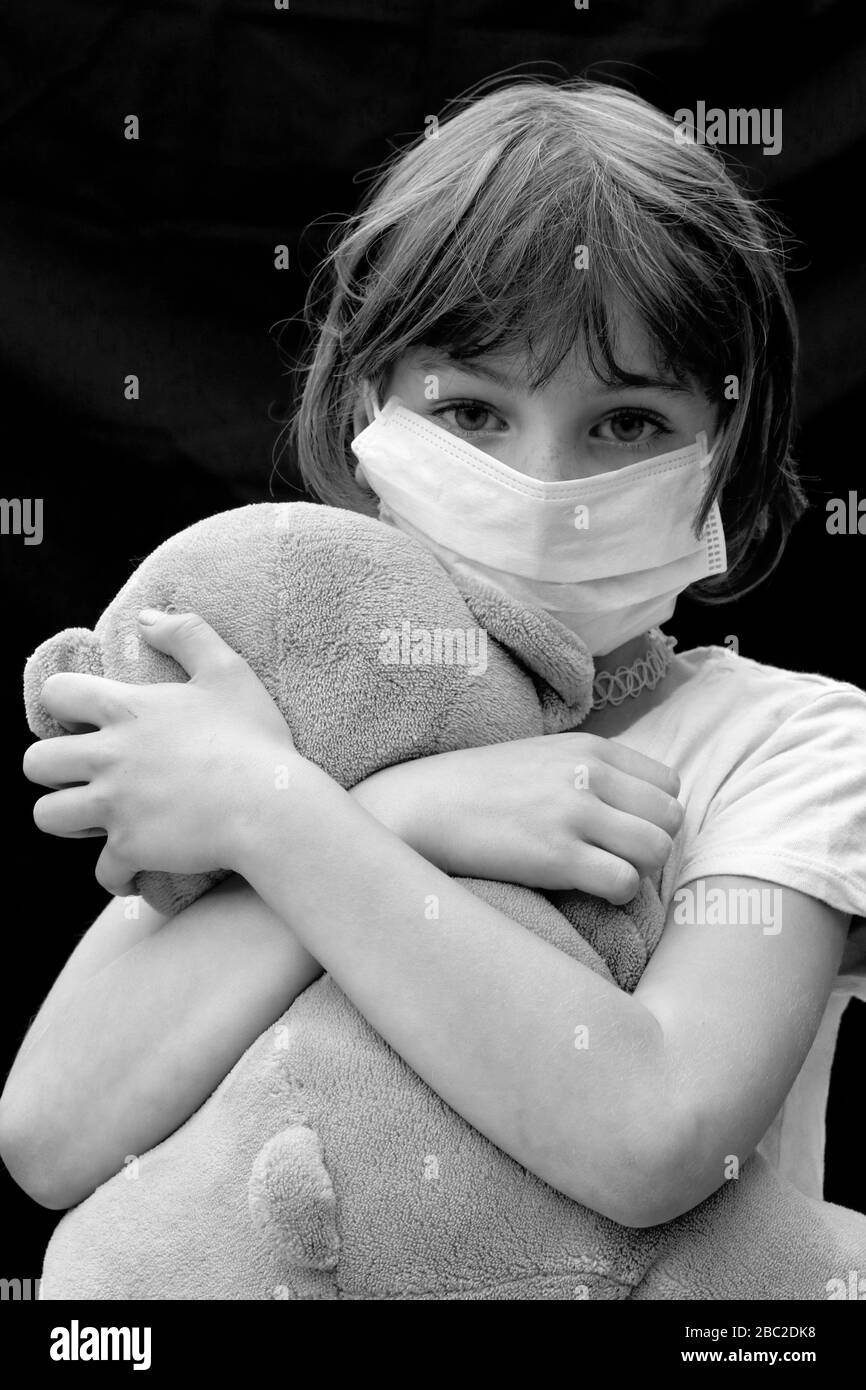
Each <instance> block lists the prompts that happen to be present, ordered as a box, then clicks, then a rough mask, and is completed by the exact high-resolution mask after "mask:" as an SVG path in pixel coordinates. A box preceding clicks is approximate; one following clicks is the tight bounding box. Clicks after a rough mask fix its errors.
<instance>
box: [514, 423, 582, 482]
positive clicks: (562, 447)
mask: <svg viewBox="0 0 866 1390" xmlns="http://www.w3.org/2000/svg"><path fill="white" fill-rule="evenodd" d="M578 455H579V450H578V448H577V445H576V443H575V441H574V440H573V439H570V440H569V439H565V438H560V437H558V436H556V435H554V434H552V433H550V432H543V433H539V434H536V435H533V436H531V437H529V438H526V439H524V440H522V441H521V447H520V448H519V449H518V450H517V458H516V460H515V462H514V463H513V464H512V467H513V468H516V469H517V470H518V472H520V473H525V474H526V476H527V477H528V478H534V479H535V481H536V482H539V483H559V482H563V481H566V480H568V479H569V478H580V477H582V476H583V474H582V472H581V464H580V459H579V457H578ZM585 471H586V472H587V473H589V471H590V470H589V468H586V469H585Z"/></svg>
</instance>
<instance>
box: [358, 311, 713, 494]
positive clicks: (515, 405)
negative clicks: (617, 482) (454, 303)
mask: <svg viewBox="0 0 866 1390" xmlns="http://www.w3.org/2000/svg"><path fill="white" fill-rule="evenodd" d="M616 347H617V352H616V359H617V361H618V363H619V364H620V365H621V366H623V367H625V369H626V370H627V371H629V372H631V373H635V374H637V375H640V376H641V377H645V378H646V379H647V382H648V384H647V385H646V386H638V387H635V386H628V387H620V386H616V387H609V386H606V385H605V384H604V383H603V382H601V381H599V379H598V378H597V377H596V376H595V375H594V374H593V373H592V372H591V371H590V369H589V367H588V365H587V363H586V360H585V356H584V354H583V353H574V354H572V355H571V356H570V357H567V358H566V359H565V360H564V362H563V363H562V364H561V366H560V367H559V369H558V371H557V372H556V374H555V375H554V376H553V377H552V378H551V379H550V380H549V381H548V382H547V383H546V384H545V385H544V386H543V387H541V388H540V389H539V390H537V391H535V392H534V393H532V392H531V391H530V389H529V385H528V382H527V372H526V365H525V363H524V362H522V360H521V358H520V356H519V354H514V353H501V352H497V353H492V354H489V355H485V356H483V357H482V358H480V359H476V361H474V362H472V363H471V364H468V363H467V364H459V363H452V362H449V360H448V359H447V357H446V356H445V355H444V353H443V352H442V350H441V349H436V348H424V347H417V348H413V349H411V350H410V351H409V352H407V353H406V354H405V355H404V356H403V357H402V358H400V360H399V361H398V362H397V364H396V366H395V368H394V369H393V371H392V372H391V374H390V377H389V379H388V381H387V382H386V383H385V387H384V390H383V391H382V402H383V403H384V401H385V400H387V398H388V397H389V396H392V395H397V396H399V397H400V398H401V399H402V400H403V402H404V404H405V405H406V406H408V408H409V409H410V410H413V411H415V412H416V413H417V414H419V415H426V416H427V417H428V418H430V419H432V420H433V421H434V422H435V423H436V424H437V425H440V426H441V427H442V428H443V429H446V430H448V431H449V432H450V433H452V434H456V435H459V436H460V437H461V438H463V439H468V440H469V441H470V442H471V443H472V444H474V445H475V446H476V448H479V449H483V450H484V452H485V453H487V454H491V455H492V456H493V457H494V458H497V459H499V460H500V461H501V462H502V463H505V464H508V466H509V467H510V468H514V469H515V470H516V471H517V472H519V473H525V474H526V475H527V476H528V477H531V478H536V479H538V480H539V481H543V482H556V481H560V480H563V479H568V478H586V477H591V476H592V475H593V474H597V473H607V472H610V471H612V470H614V469H617V468H622V467H624V466H625V465H626V464H629V463H635V462H636V461H637V460H639V459H645V458H652V457H653V456H654V455H655V454H666V453H670V452H671V451H672V450H674V449H680V448H684V447H685V446H687V445H689V444H694V442H695V435H696V434H697V433H698V431H699V430H705V431H706V434H707V441H708V444H712V442H713V438H714V435H715V430H716V424H717V407H716V406H715V405H714V404H713V403H712V402H711V401H710V400H709V399H708V397H707V395H706V393H705V391H704V390H703V388H702V387H701V386H699V385H698V383H697V382H691V383H689V385H688V386H686V387H684V386H683V385H681V384H678V383H677V382H676V381H674V380H673V378H670V379H669V380H658V372H657V368H656V367H655V366H654V364H653V357H652V353H651V351H650V342H649V338H648V335H647V334H646V332H645V330H644V329H643V327H642V325H641V324H640V322H639V321H638V320H637V319H636V318H635V316H634V315H629V314H627V313H622V314H620V315H619V316H618V318H617V344H616ZM487 373H495V374H496V378H497V379H496V380H494V379H493V378H492V376H489V375H488V374H487ZM434 391H435V392H436V393H437V396H438V398H434V399H429V397H430V396H432V395H434Z"/></svg>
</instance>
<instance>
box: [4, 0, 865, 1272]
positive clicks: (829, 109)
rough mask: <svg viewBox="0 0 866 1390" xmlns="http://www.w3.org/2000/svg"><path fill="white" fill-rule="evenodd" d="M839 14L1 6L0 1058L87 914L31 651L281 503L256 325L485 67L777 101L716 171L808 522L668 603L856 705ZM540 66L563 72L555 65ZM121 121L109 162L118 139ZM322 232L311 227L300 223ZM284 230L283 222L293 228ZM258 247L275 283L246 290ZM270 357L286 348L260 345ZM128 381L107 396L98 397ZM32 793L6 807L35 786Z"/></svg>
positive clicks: (810, 9) (850, 243) (852, 94)
mask: <svg viewBox="0 0 866 1390" xmlns="http://www.w3.org/2000/svg"><path fill="white" fill-rule="evenodd" d="M858 9H859V7H856V6H855V5H853V4H851V5H847V6H846V5H843V4H841V3H834V0H800V3H797V2H796V0H785V3H776V0H761V3H757V0H755V3H742V0H701V3H695V0H692V3H690V4H689V5H685V4H683V3H681V2H680V3H676V0H641V3H626V2H625V0H590V8H589V9H588V10H585V11H578V10H575V9H574V6H573V4H571V3H570V0H557V2H556V3H533V4H527V3H516V0H510V3H509V2H508V0H495V3H494V0H447V2H446V0H414V3H413V0H393V3H390V4H388V3H383V0H326V2H325V3H318V0H291V7H290V9H289V10H288V11H283V10H276V9H275V8H274V6H273V5H272V4H271V3H270V0H233V3H228V0H226V2H225V3H220V2H219V0H207V2H205V0H200V3H194V2H193V0H187V3H181V2H180V0H176V3H163V4H155V3H138V4H131V3H130V0H123V2H122V3H121V0H116V2H115V3H107V0H65V3H61V0H28V3H27V5H26V6H19V7H16V8H14V9H13V8H12V7H11V6H4V7H3V10H2V12H0V200H2V217H0V322H2V328H0V409H2V413H0V428H2V434H3V481H2V492H3V495H4V496H5V497H9V498H12V497H41V498H43V499H44V513H45V534H44V540H43V542H42V544H41V545H38V546H36V545H34V546H25V545H24V544H23V542H22V539H21V538H20V537H16V536H3V537H0V566H2V575H3V593H4V617H5V621H6V623H7V626H8V627H9V628H10V633H9V639H10V640H9V641H8V642H4V644H3V661H4V672H3V680H2V683H0V699H2V712H3V716H4V719H5V727H6V729H7V731H8V732H7V737H6V739H5V740H4V743H3V749H2V758H3V771H4V778H3V786H4V790H5V797H6V801H7V806H8V811H9V814H8V822H7V825H6V829H5V840H4V843H5V845H6V847H7V861H6V862H7V874H6V894H7V902H8V910H7V912H6V922H5V933H6V934H5V942H6V948H5V952H4V958H5V964H6V969H5V970H4V978H3V1005H2V1021H3V1029H4V1037H3V1052H2V1059H0V1061H2V1067H3V1071H4V1074H5V1071H6V1070H7V1069H8V1067H9V1066H10V1065H11V1062H12V1058H13V1055H14V1051H15V1048H16V1047H17V1045H18V1042H19V1041H20V1038H21V1036H22V1035H23V1033H24V1030H25V1028H26V1026H27V1024H28V1021H29V1020H30V1018H31V1017H32V1015H33V1013H34V1012H35V1011H36V1009H37V1008H38V1006H39V1004H40V1003H41V1001H42V999H43V998H44V996H45V994H46V992H47V990H48V988H49V986H50V984H51V982H52V981H53V979H54V977H55V975H56V973H57V971H58V970H59V969H60V967H61V966H62V964H63V962H64V961H65V959H66V958H67V956H68V954H69V952H70V950H71V949H72V946H73V945H74V943H75V941H76V940H77V939H78V937H79V936H80V935H81V933H82V931H83V930H84V929H85V927H86V926H87V925H88V924H89V922H90V921H91V920H92V919H93V917H94V916H95V915H96V913H97V911H98V910H99V908H100V907H101V905H102V901H103V894H102V891H101V890H100V889H99V887H98V885H96V883H95V881H94V880H93V877H92V868H93V863H94V861H95V857H96V854H95V851H94V849H93V848H92V847H90V846H87V845H81V844H78V843H69V842H66V841H61V840H48V839H47V838H46V837H44V836H42V835H40V834H39V833H38V832H37V831H36V830H35V828H34V827H33V825H32V823H31V821H30V814H29V806H30V804H31V802H32V801H33V800H34V799H35V796H36V795H38V794H39V793H37V792H36V791H35V789H31V788H30V786H29V784H28V783H27V782H26V781H25V780H24V778H23V776H22V774H21V771H20V758H21V755H22V754H23V751H24V748H25V747H26V746H27V744H28V743H29V742H30V741H31V738H30V735H29V733H28V731H27V728H26V724H25V722H24V717H23V707H22V702H21V694H20V680H21V670H22V667H23V663H24V660H25V658H26V656H27V655H28V653H29V652H30V651H31V650H32V649H33V647H35V646H36V644H37V643H38V642H39V641H41V640H42V639H43V638H45V637H47V636H49V635H50V634H52V633H53V632H55V631H57V630H58V629H59V628H62V627H66V626H70V625H74V624H82V625H87V626H90V625H92V623H93V622H94V620H95V619H96V617H97V616H98V614H99V612H100V611H101V610H102V608H103V607H104V606H105V604H106V603H107V601H108V600H109V599H110V598H111V597H112V595H113V594H114V593H115V592H116V590H117V589H118V588H119V587H120V585H121V584H122V582H123V581H124V580H125V579H126V577H127V575H128V574H129V572H130V570H131V568H132V567H133V566H134V564H135V563H136V561H137V560H138V559H140V558H141V557H143V556H144V555H145V554H147V553H148V552H149V551H150V550H152V549H153V547H154V546H155V545H156V544H157V543H158V542H160V541H162V540H163V539H164V538H165V537H167V536H168V535H170V534H172V533H173V532H175V531H177V530H178V529H180V528H181V527H183V526H185V525H187V524H189V523H190V522H192V521H194V520H197V519H198V518H200V517H202V516H206V515H208V514H210V513H213V512H216V511H219V510H222V509H225V508H227V507H231V506H235V505H238V504H241V503H244V502H248V501H256V500H264V499H266V498H268V497H270V496H273V497H275V498H277V499H280V500H289V499H292V498H295V497H298V496H300V495H301V494H300V493H299V492H298V491H297V490H295V489H294V488H293V469H292V465H291V460H289V459H284V461H283V464H282V468H281V472H282V474H283V481H281V480H280V479H276V480H275V482H274V484H273V488H272V485H271V471H272V449H273V447H274V444H275V441H276V438H277V433H278V423H277V422H278V421H279V419H280V418H282V417H283V416H284V415H285V413H286V411H287V408H288V406H289V403H290V399H291V383H290V381H289V380H288V378H287V376H286V374H285V372H284V368H283V365H282V364H281V361H280V358H279V355H278V353H277V349H276V345H275V336H276V330H275V329H274V325H276V324H277V323H278V321H279V320H282V319H285V318H293V317H294V316H296V315H297V314H298V312H299V310H300V308H301V304H302V300H303V294H304V289H305V285H306V281H307V277H308V275H309V273H310V271H311V270H312V268H313V266H314V265H315V263H316V260H317V257H318V255H319V253H320V252H321V249H322V247H323V245H324V239H325V236H326V234H327V231H328V230H329V227H330V225H331V224H332V221H333V217H334V215H335V214H340V213H345V212H348V211H350V210H351V209H352V208H353V206H354V204H355V202H356V199H357V197H358V194H359V191H360V189H359V183H358V177H357V176H358V175H359V173H361V172H362V171H365V170H366V171H369V170H371V169H372V167H373V166H375V165H376V164H377V163H378V162H379V161H380V160H381V159H382V158H383V157H385V155H386V154H387V153H388V151H389V149H390V148H392V146H393V144H394V142H395V141H396V142H398V143H399V142H400V141H401V140H402V139H406V138H409V137H410V136H412V135H414V134H415V133H417V132H418V131H420V130H421V129H423V127H424V119H425V116H427V115H428V114H431V113H435V112H437V111H439V110H440V109H441V107H442V105H443V104H444V102H445V101H446V100H447V99H449V98H451V97H454V96H456V95H458V94H459V93H460V92H461V91H463V90H464V89H465V88H466V87H467V86H468V85H469V84H470V83H474V82H476V81H478V80H479V79H482V78H484V77H488V76H490V75H492V74H493V73H496V72H499V71H501V70H502V69H504V68H511V67H513V66H514V65H517V64H522V65H525V70H526V71H535V72H539V71H541V72H544V71H547V72H555V71H560V72H562V73H568V74H577V73H580V72H584V71H585V70H587V69H588V68H592V71H593V75H596V76H603V75H605V74H606V75H609V76H616V77H619V78H625V79H627V80H628V81H629V82H630V83H631V84H632V85H633V86H634V88H635V89H636V90H637V91H638V92H640V93H641V94H642V95H644V96H646V97H647V98H649V99H650V100H651V101H653V102H655V103H656V104H657V105H659V106H661V107H663V108H664V109H666V110H668V111H670V112H673V111H675V110H676V109H677V108H678V107H681V106H688V107H690V108H692V109H694V107H695V104H696V102H697V101H698V100H704V101H706V103H707V105H708V106H711V105H718V106H722V107H723V108H725V109H727V108H729V107H740V106H745V107H750V106H757V107H770V108H775V107H781V108H782V111H783V148H782V152H781V153H780V154H779V155H777V156H775V157H772V156H770V157H767V156H764V155H762V154H761V152H760V150H759V149H756V148H752V147H741V148H738V149H737V150H736V151H735V152H734V153H735V154H736V157H737V160H738V161H739V163H740V165H741V166H742V167H743V169H744V171H745V172H746V174H747V176H748V179H749V183H750V185H751V187H752V188H753V189H754V190H755V191H756V192H759V193H761V194H763V196H765V197H766V198H768V199H769V200H770V201H771V203H772V204H773V206H774V207H775V208H776V210H777V211H778V212H780V213H781V215H782V216H783V218H784V219H785V221H786V223H787V225H788V227H789V228H790V230H791V232H792V233H793V235H794V236H795V238H796V245H795V248H794V261H795V268H794V272H793V274H792V288H793V293H794V296H795V299H796V303H797V307H798V311H799V315H800V322H801V328H802V334H803V371H802V395H801V419H802V434H801V440H800V456H801V458H802V461H803V468H804V470H805V472H806V474H808V475H809V476H810V479H811V481H810V484H809V487H810V494H811V497H812V500H813V502H814V503H815V506H814V508H813V510H812V511H811V512H810V514H808V515H807V517H806V518H805V519H804V520H803V521H802V522H801V523H800V525H799V527H798V528H797V531H796V533H795V536H794V538H793V539H792V541H791V543H790V547H789V550H788V552H787V554H786V557H785V560H784V562H783V564H782V566H781V568H780V570H779V571H778V573H777V574H776V576H775V577H774V579H773V580H772V581H771V582H770V583H769V584H767V585H766V586H765V587H764V588H763V589H761V590H760V591H759V592H758V593H756V594H754V595H752V596H751V597H749V598H747V599H746V600H743V601H742V602H741V603H739V604H737V605H735V606H733V607H730V608H724V609H706V608H699V607H695V606H694V605H690V604H684V603H681V611H679V612H678V614H677V618H676V620H675V622H674V623H673V624H671V625H669V627H670V630H671V631H673V632H674V633H675V635H676V636H677V637H678V638H679V642H680V646H681V648H686V647H689V646H693V645H697V644H700V643H705V642H717V643H720V642H723V641H724V638H725V636H726V635H727V634H729V633H735V634H736V635H737V637H738V639H739V644H740V650H741V651H742V652H743V653H744V654H745V655H751V656H755V657H756V658H758V659H759V660H761V661H765V662H770V663H773V664H776V665H781V666H786V667H789V668H795V669H802V670H812V671H821V672H823V673H824V674H827V675H830V676H834V677H837V678H840V679H845V680H852V681H855V682H856V683H857V684H859V685H863V684H864V683H866V667H864V662H863V658H862V652H861V638H860V631H859V627H860V617H859V610H858V608H857V603H858V593H859V590H858V587H857V586H858V579H859V576H860V575H861V573H862V564H863V561H862V556H863V547H864V546H866V540H864V539H862V538H858V537H857V536H845V537H841V536H832V537H831V536H829V535H828V534H827V531H826V527H825V518H824V509H825V502H826V499H827V498H829V497H833V496H845V495H846V494H847V491H848V490H849V489H850V488H853V489H856V488H857V487H858V486H859V485H860V481H861V477H862V466H861V448H862V436H861V435H860V433H859V423H860V411H859V409H858V405H859V402H860V400H861V399H862V393H863V376H864V352H863V347H864V332H866V331H864V315H863V302H864V297H866V265H864V255H863V250H862V245H863V233H862V221H861V218H860V216H859V194H860V189H859V176H860V175H861V173H862V162H861V160H862V153H863V146H864V136H866V102H864V85H866V79H864V73H866V66H864V61H863V59H864V45H866V30H864V25H863V21H862V19H861V17H860V15H859V14H858V12H857V11H858ZM555 65H559V68H556V67H555ZM130 113H135V114H136V115H137V116H138V117H139V120H140V124H141V132H140V139H139V140H138V141H137V142H132V141H127V140H125V139H124V138H123V121H124V117H125V116H127V115H128V114H130ZM314 219H318V220H317V223H316V225H315V226H314V227H309V226H308V224H309V223H311V222H312V221H313V220H314ZM305 229H306V231H305ZM277 243H286V244H287V245H288V246H289V248H290V261H291V263H290V269H288V270H287V271H278V270H276V269H275V268H274V262H273V250H274V246H275V245H276V244H277ZM282 341H283V346H284V349H285V351H286V352H287V353H288V354H289V355H291V354H293V353H296V352H297V351H298V349H299V347H300V344H301V338H300V335H299V331H298V329H297V327H296V326H291V325H290V327H289V328H288V329H286V330H284V332H283V335H282ZM129 372H135V373H137V374H138V376H139V377H140V380H141V399H140V400H139V401H137V402H129V401H127V400H126V399H125V398H124V394H123V378H124V376H125V375H126V374H127V373H129ZM31 793H32V794H31ZM864 1013H866V1009H864V1008H863V1006H861V1005H852V1006H851V1007H850V1008H849V1010H848V1014H847V1016H846V1020H845V1023H844V1025H843V1036H842V1043H841V1047H840V1051H839V1055H838V1057H837V1062H836V1066H835V1069H834V1081H833V1091H832V1094H831V1103H830V1112H829V1120H830V1146H829V1155H828V1183H827V1195H828V1197H830V1198H831V1199H833V1200H836V1201H840V1202H843V1203H845V1204H847V1205H850V1206H857V1207H859V1208H860V1209H866V1186H864V1183H863V1179H862V1175H861V1170H860V1159H861V1154H862V1139H861V1137H860V1134H859V1131H858V1128H857V1111H858V1109H859V1105H860V1096H861V1094H862V1088H861V1084H860V1073H859V1065H860V1058H861V1056H862V1053H863V1044H864V1041H866V1028H864V1023H863V1014H864ZM0 1182H2V1201H3V1209H2V1214H0V1229H2V1231H3V1235H4V1240H3V1251H2V1256H3V1258H2V1262H0V1263H2V1267H0V1275H5V1276H7V1277H12V1276H18V1277H21V1278H25V1277H33V1278H35V1277H37V1276H38V1274H39V1270H40V1263H41V1256H42V1252H43V1249H44V1246H45V1243H46V1240H47V1237H48V1235H49V1233H50V1231H51V1229H52V1227H53V1225H54V1224H55V1223H56V1221H57V1220H58V1219H59V1214H58V1213H55V1212H49V1211H44V1210H43V1209H42V1208H40V1207H38V1206H37V1205H36V1204H35V1203H33V1202H31V1201H30V1200H29V1199H28V1198H26V1197H25V1196H24V1195H23V1194H22V1193H21V1192H20V1191H19V1189H17V1188H16V1187H15V1185H14V1184H13V1183H12V1182H11V1180H10V1179H9V1177H8V1175H6V1174H5V1172H4V1173H3V1174H2V1175H0Z"/></svg>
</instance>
